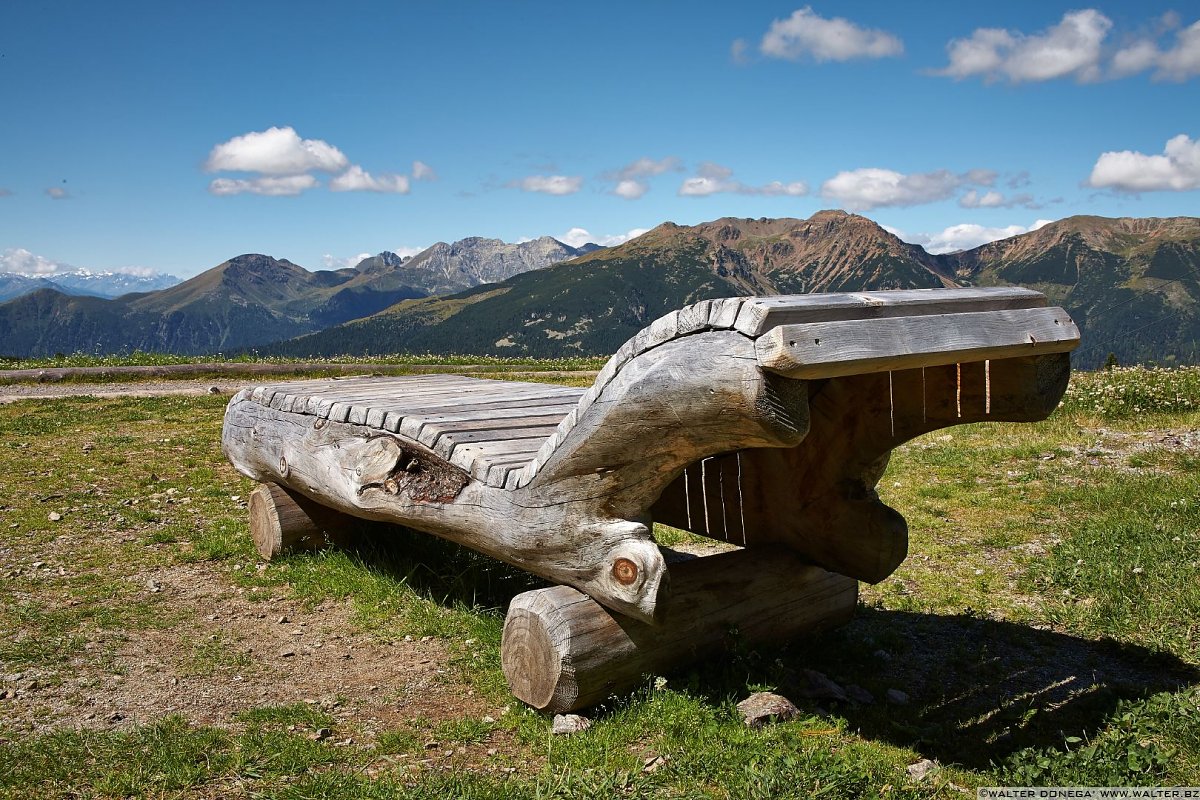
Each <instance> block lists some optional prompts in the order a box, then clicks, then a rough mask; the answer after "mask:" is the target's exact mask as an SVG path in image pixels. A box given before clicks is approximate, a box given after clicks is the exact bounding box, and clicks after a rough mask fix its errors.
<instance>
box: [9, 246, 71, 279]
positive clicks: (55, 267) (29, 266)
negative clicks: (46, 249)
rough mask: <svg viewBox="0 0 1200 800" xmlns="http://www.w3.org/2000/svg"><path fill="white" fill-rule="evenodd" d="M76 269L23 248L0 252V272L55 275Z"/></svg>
mask: <svg viewBox="0 0 1200 800" xmlns="http://www.w3.org/2000/svg"><path fill="white" fill-rule="evenodd" d="M74 269H75V268H74V267H72V266H71V265H70V264H64V263H62V262H61V261H53V260H51V259H49V258H46V257H45V256H39V255H37V254H36V253H31V252H29V251H28V250H26V249H25V248H23V247H10V248H8V249H7V250H0V272H20V273H21V274H22V275H53V274H54V273H56V272H72V271H74Z"/></svg>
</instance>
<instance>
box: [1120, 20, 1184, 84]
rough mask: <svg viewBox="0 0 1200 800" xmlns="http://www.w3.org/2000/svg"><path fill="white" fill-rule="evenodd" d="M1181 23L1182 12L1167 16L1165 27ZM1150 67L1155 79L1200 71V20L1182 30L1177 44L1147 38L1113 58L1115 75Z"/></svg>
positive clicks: (1172, 78)
mask: <svg viewBox="0 0 1200 800" xmlns="http://www.w3.org/2000/svg"><path fill="white" fill-rule="evenodd" d="M1172 23H1174V24H1172ZM1177 25H1178V16H1176V17H1174V18H1170V19H1166V20H1164V27H1168V28H1169V27H1175V26H1177ZM1148 69H1153V70H1154V79H1155V80H1165V81H1186V80H1187V79H1188V78H1194V77H1195V76H1197V75H1200V21H1197V22H1194V23H1192V24H1191V25H1189V26H1188V27H1187V28H1184V29H1183V30H1181V31H1178V32H1177V33H1176V34H1175V42H1174V44H1173V45H1172V46H1170V47H1167V48H1166V49H1163V48H1162V47H1160V46H1159V43H1158V41H1157V40H1156V39H1153V38H1143V39H1138V40H1135V41H1134V42H1133V43H1131V44H1129V45H1126V46H1125V47H1123V48H1121V49H1120V50H1118V51H1117V53H1116V55H1114V56H1113V59H1112V74H1113V77H1117V78H1121V77H1125V76H1126V75H1133V74H1135V73H1138V72H1143V71H1145V70H1148Z"/></svg>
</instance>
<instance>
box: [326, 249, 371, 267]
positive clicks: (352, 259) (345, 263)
mask: <svg viewBox="0 0 1200 800" xmlns="http://www.w3.org/2000/svg"><path fill="white" fill-rule="evenodd" d="M371 255H372V254H371V253H359V254H358V255H356V256H348V257H346V258H339V257H338V256H335V255H333V254H332V253H326V254H325V255H323V256H321V261H322V263H324V265H325V269H333V270H338V269H346V268H347V267H356V266H358V262H360V261H362V260H363V259H364V258H370V257H371Z"/></svg>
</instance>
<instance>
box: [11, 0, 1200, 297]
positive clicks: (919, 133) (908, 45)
mask: <svg viewBox="0 0 1200 800" xmlns="http://www.w3.org/2000/svg"><path fill="white" fill-rule="evenodd" d="M0 108H3V109H4V110H5V113H4V118H3V121H0V152H3V154H4V156H3V159H0V269H3V268H7V269H13V270H24V271H37V270H40V271H43V272H48V271H53V270H55V269H65V268H66V266H64V265H70V266H74V267H84V268H88V269H93V270H101V269H113V268H126V267H141V268H152V269H157V270H161V271H166V272H171V273H173V274H176V275H179V276H182V277H189V276H191V275H195V274H197V273H198V272H200V271H202V270H204V269H207V268H209V267H212V266H214V265H216V264H218V263H220V262H221V261H223V260H225V259H227V258H230V257H232V256H234V255H237V254H240V253H246V252H262V253H268V254H270V255H274V256H276V257H280V258H288V259H290V260H292V261H294V262H296V263H298V264H301V265H303V266H305V267H308V268H310V269H318V268H322V267H325V266H328V265H333V266H341V265H342V263H344V262H345V261H346V260H349V261H353V259H354V257H355V256H357V255H358V254H361V253H375V252H379V251H381V250H385V249H388V250H396V251H404V250H406V249H412V248H419V247H422V246H426V245H429V244H432V243H433V242H435V241H439V240H443V241H450V240H454V239H459V238H462V237H465V236H472V235H478V236H489V237H498V238H501V239H504V240H506V241H514V240H518V239H521V238H530V237H536V236H541V235H552V236H556V237H558V238H562V239H569V240H575V243H578V241H577V240H579V239H585V238H586V239H592V240H596V241H601V242H606V243H611V242H616V241H620V240H621V238H622V237H625V236H628V235H629V234H630V232H636V231H638V230H640V229H645V228H650V227H653V226H655V225H657V224H659V223H661V222H663V221H666V220H671V221H674V222H678V223H681V224H692V223H697V222H701V221H705V220H710V219H715V218H717V217H721V216H751V217H760V216H766V217H781V216H794V217H807V216H809V215H810V214H812V213H813V212H815V211H817V210H819V209H822V208H845V209H847V210H853V211H857V212H859V213H863V214H864V215H866V216H868V217H870V218H872V219H874V220H876V221H878V222H880V223H881V224H884V225H886V226H888V227H889V228H891V229H893V230H895V231H899V232H901V233H902V235H903V237H904V238H907V239H909V240H910V241H917V242H922V243H928V244H929V246H930V247H931V248H932V249H947V248H953V247H958V246H970V245H973V244H978V243H980V242H981V241H983V240H986V239H987V238H994V237H996V236H999V235H1001V232H1007V233H1017V232H1020V231H1022V230H1025V229H1027V228H1030V227H1032V226H1033V225H1035V224H1036V223H1037V221H1038V220H1051V219H1059V218H1061V217H1064V216H1070V215H1073V214H1100V215H1105V216H1176V215H1197V214H1200V12H1197V11H1196V9H1195V6H1194V5H1192V6H1191V7H1190V8H1188V7H1185V6H1184V5H1174V6H1173V5H1169V4H1166V5H1159V4H1155V3H1149V4H1147V3H1136V4H1135V3H1105V4H1095V5H1089V6H1081V5H1078V4H1062V3H1051V2H1006V3H994V4H988V5H985V4H981V3H963V2H957V3H922V2H909V3H894V2H841V3H832V2H816V3H813V4H812V5H811V6H808V5H805V4H802V3H795V2H790V3H789V2H752V1H747V2H739V3H670V2H644V3H632V2H631V3H623V2H609V3H604V4H578V3H561V2H558V3H548V2H547V3H534V2H523V3H502V2H481V3H455V4H439V3H400V2H395V3H346V4H339V5H337V6H336V7H335V6H334V5H333V4H329V3H300V2H288V3H268V2H257V3H246V2H238V3H225V2H206V3H192V4H175V3H160V2H156V3H134V2H118V3H112V4H102V3H93V2H66V3H64V2H37V3H34V2H9V3H3V4H0ZM335 189H336V191H335ZM574 229H582V230H584V231H586V232H587V234H588V235H586V236H585V235H584V234H583V233H579V232H578V231H575V232H574V233H572V231H574Z"/></svg>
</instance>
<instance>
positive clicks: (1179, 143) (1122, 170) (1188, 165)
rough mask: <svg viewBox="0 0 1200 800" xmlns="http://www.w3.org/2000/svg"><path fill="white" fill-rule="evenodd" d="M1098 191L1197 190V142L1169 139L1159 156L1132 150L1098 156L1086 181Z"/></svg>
mask: <svg viewBox="0 0 1200 800" xmlns="http://www.w3.org/2000/svg"><path fill="white" fill-rule="evenodd" d="M1087 184H1088V185H1089V186H1094V187H1096V188H1098V189H1115V190H1117V191H1120V192H1168V191H1173V192H1185V191H1189V190H1191V189H1200V139H1197V140H1195V141H1193V140H1192V139H1191V138H1190V137H1188V136H1187V134H1183V133H1181V134H1179V135H1178V136H1175V137H1173V138H1172V139H1170V140H1169V141H1168V142H1167V144H1166V147H1164V148H1163V152H1162V154H1161V155H1149V156H1148V155H1146V154H1145V153H1139V152H1135V151H1133V150H1121V151H1118V152H1109V153H1101V154H1100V158H1098V159H1097V160H1096V165H1095V166H1094V167H1092V174H1091V176H1090V177H1089V178H1088V180H1087Z"/></svg>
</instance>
